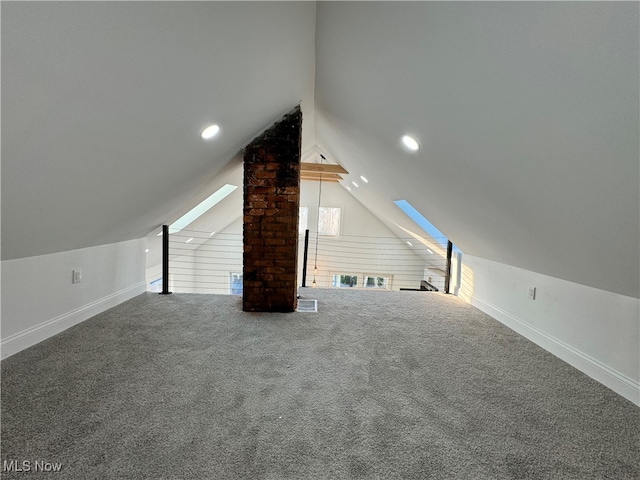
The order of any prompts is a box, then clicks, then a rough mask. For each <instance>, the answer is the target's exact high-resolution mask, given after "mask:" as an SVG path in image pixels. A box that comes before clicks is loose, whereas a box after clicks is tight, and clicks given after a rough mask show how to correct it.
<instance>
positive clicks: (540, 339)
mask: <svg viewBox="0 0 640 480" xmlns="http://www.w3.org/2000/svg"><path fill="white" fill-rule="evenodd" d="M471 304H472V305H473V306H474V307H476V308H478V309H480V310H482V311H483V312H484V313H486V314H487V315H490V316H491V317H493V318H495V319H496V320H498V321H499V322H500V323H503V324H504V325H506V326H507V327H509V328H511V329H512V330H514V331H515V332H517V333H519V334H520V335H522V336H524V337H525V338H527V339H529V340H531V341H532V342H533V343H535V344H536V345H539V346H540V347H542V348H544V349H545V350H547V351H548V352H550V353H552V354H554V355H555V356H556V357H558V358H560V359H561V360H564V361H565V362H567V363H568V364H569V365H571V366H573V367H575V368H577V369H578V370H580V371H581V372H582V373H584V374H586V375H588V376H589V377H591V378H593V379H594V380H596V381H598V382H600V383H602V384H603V385H605V386H606V387H608V388H610V389H611V390H613V391H614V392H616V393H617V394H619V395H621V396H623V397H624V398H626V399H627V400H630V401H631V402H633V403H635V404H636V405H638V406H640V383H639V382H636V381H635V380H633V379H632V378H629V377H627V376H626V375H624V374H622V373H620V372H618V371H616V370H615V369H613V368H611V367H608V366H607V365H605V364H603V363H602V362H600V361H598V360H596V359H595V358H593V357H591V356H589V355H587V354H585V353H583V352H581V351H580V350H578V349H576V348H574V347H572V346H571V345H568V344H566V343H565V342H563V341H561V340H558V339H557V338H555V337H553V336H551V335H549V334H547V333H545V332H543V331H542V330H540V329H538V328H536V327H534V326H532V325H529V324H528V323H526V322H524V321H523V320H520V319H518V318H516V317H514V316H513V315H511V314H510V313H508V312H505V311H504V310H502V309H501V308H499V307H496V306H495V305H492V304H491V303H490V302H487V301H486V300H483V299H481V298H478V297H477V296H476V295H473V296H472V298H471Z"/></svg>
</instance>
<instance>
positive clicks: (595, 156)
mask: <svg viewBox="0 0 640 480" xmlns="http://www.w3.org/2000/svg"><path fill="white" fill-rule="evenodd" d="M1 8H2V258H3V259H12V258H21V257H26V256H34V255H40V254H45V253H51V252H56V251H64V250H71V249H75V248H80V247H86V246H92V245H98V244H105V243H111V242H117V241H122V240H127V239H132V238H139V237H143V236H145V235H147V234H148V233H149V232H151V231H152V230H153V229H155V228H157V226H158V225H161V224H162V223H167V222H170V221H172V220H173V219H175V218H176V216H177V215H179V214H181V213H184V211H185V209H188V208H189V207H190V206H192V205H193V204H195V203H197V201H199V200H201V199H202V198H204V197H206V196H207V195H208V194H210V193H211V192H212V190H211V189H212V188H214V187H215V184H216V183H220V182H222V181H223V180H224V178H223V177H224V176H225V175H227V174H228V172H229V171H230V168H231V167H230V166H229V165H231V164H230V163H229V162H232V163H233V162H236V163H237V160H233V159H234V157H236V155H237V153H238V152H239V151H240V150H241V149H242V147H243V146H244V145H245V144H247V143H248V142H249V141H250V140H251V139H252V138H254V136H255V135H256V134H257V133H259V132H260V131H261V130H262V129H264V128H265V127H267V126H268V125H269V124H270V123H271V122H273V121H274V120H275V119H277V118H278V117H279V116H281V115H282V114H283V113H285V112H287V111H288V110H290V109H291V108H292V107H294V106H295V105H297V104H299V103H301V105H302V110H303V116H304V122H305V123H304V133H303V150H304V151H305V152H322V153H323V154H325V155H326V156H327V157H328V158H331V159H333V160H334V161H336V162H339V163H340V164H341V165H343V166H344V167H345V168H346V169H347V170H348V171H349V172H350V173H351V176H347V178H346V179H345V182H350V181H351V180H352V178H351V177H352V176H359V175H365V176H367V178H368V179H369V184H367V185H366V188H359V189H357V190H355V191H353V192H352V194H353V195H354V196H355V197H356V198H357V199H358V200H359V201H361V202H362V203H363V204H364V205H366V206H367V208H369V209H370V210H371V211H372V212H373V213H374V214H375V215H376V216H378V218H380V219H381V220H383V221H384V222H385V223H387V224H392V223H393V222H394V217H396V216H397V213H398V211H397V207H395V205H394V204H393V200H397V199H406V200H408V201H409V202H410V203H411V204H412V205H414V206H415V207H416V208H417V209H418V210H420V211H421V212H422V213H423V214H424V215H425V216H426V217H427V218H429V220H431V222H432V223H433V224H435V225H436V226H437V227H438V229H440V230H441V231H442V232H443V233H444V234H445V235H447V236H448V237H449V238H451V240H452V241H453V242H454V243H455V244H457V245H458V246H459V247H460V248H461V249H462V250H463V251H464V252H465V253H467V254H471V255H477V256H480V257H484V258H488V259H491V260H495V261H498V262H502V263H506V264H509V265H513V266H517V267H522V268H525V269H528V270H532V271H535V272H539V273H543V274H548V275H552V276H554V277H558V278H562V279H566V280H570V281H574V282H578V283H581V284H586V285H591V286H594V287H597V288H601V289H604V290H609V291H613V292H617V293H621V294H624V295H630V296H635V297H638V296H639V292H640V279H639V277H640V273H639V267H638V266H639V265H640V189H639V179H640V161H639V154H640V152H639V145H638V144H639V134H638V131H639V129H640V124H639V120H638V111H639V108H640V102H639V91H640V84H639V61H638V53H639V47H638V45H639V38H638V27H639V25H638V16H639V8H640V7H639V4H638V3H635V2H611V3H609V2H597V3H596V2H593V3H592V2H584V3H583V2H557V3H554V2H513V3H512V2H487V3H485V2H451V3H446V2H407V3H405V2H317V3H314V2H255V3H252V2H131V3H129V2H2V5H1ZM208 123H218V124H219V125H220V126H221V131H220V134H219V135H218V136H217V137H216V138H215V140H213V141H208V142H204V141H202V140H201V139H199V137H198V134H199V132H200V130H201V129H202V127H203V126H205V125H206V124H208ZM405 133H410V134H412V135H413V136H415V137H416V138H417V139H418V140H419V142H420V144H421V149H420V150H419V151H418V152H417V153H409V152H407V151H406V150H404V149H402V147H401V146H400V143H399V139H400V137H401V136H402V135H403V134H405ZM354 178H355V177H354Z"/></svg>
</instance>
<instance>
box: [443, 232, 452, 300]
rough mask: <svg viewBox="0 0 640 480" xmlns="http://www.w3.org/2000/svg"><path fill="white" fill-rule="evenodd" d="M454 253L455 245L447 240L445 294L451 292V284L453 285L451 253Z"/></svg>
mask: <svg viewBox="0 0 640 480" xmlns="http://www.w3.org/2000/svg"><path fill="white" fill-rule="evenodd" d="M452 252H453V243H451V240H447V276H446V277H445V278H444V293H450V292H449V284H450V283H451V253H452Z"/></svg>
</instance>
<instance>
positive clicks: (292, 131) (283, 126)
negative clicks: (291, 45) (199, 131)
mask: <svg viewBox="0 0 640 480" xmlns="http://www.w3.org/2000/svg"><path fill="white" fill-rule="evenodd" d="M301 133H302V113H301V112H300V108H299V107H298V108H296V109H295V110H294V111H293V112H292V113H290V114H288V115H286V116H285V117H284V118H283V119H282V120H281V121H280V122H278V123H276V124H275V125H274V126H273V127H271V128H270V129H269V130H267V131H266V132H265V133H263V134H262V135H260V136H259V137H257V138H256V139H254V140H253V141H252V142H251V144H250V145H249V146H248V147H247V148H246V149H245V153H244V217H243V219H244V229H243V233H244V239H243V240H244V256H243V260H244V267H243V295H242V309H243V310H244V311H246V312H293V311H295V309H296V307H297V278H296V277H297V271H298V212H299V208H300V153H301V152H300V150H301Z"/></svg>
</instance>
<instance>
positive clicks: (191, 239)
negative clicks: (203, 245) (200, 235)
mask: <svg viewBox="0 0 640 480" xmlns="http://www.w3.org/2000/svg"><path fill="white" fill-rule="evenodd" d="M192 241H193V237H191V238H190V239H189V240H187V241H186V242H184V243H189V242H192Z"/></svg>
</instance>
